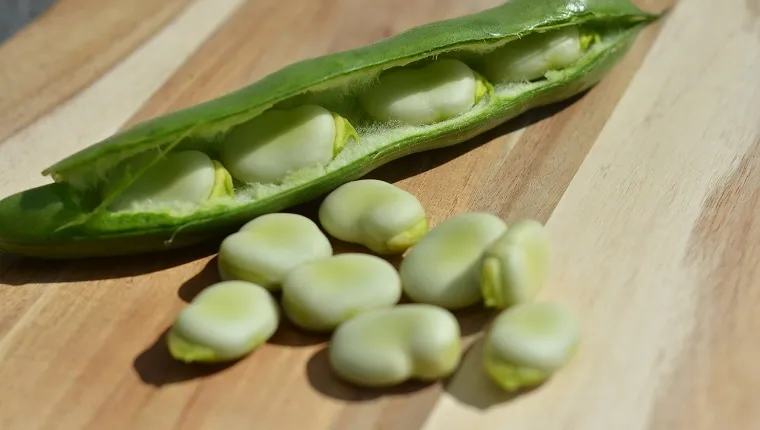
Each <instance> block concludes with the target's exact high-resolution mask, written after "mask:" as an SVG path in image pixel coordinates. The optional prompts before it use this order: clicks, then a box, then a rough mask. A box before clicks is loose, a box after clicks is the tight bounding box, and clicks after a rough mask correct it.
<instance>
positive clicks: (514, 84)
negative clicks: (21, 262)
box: [0, 0, 658, 258]
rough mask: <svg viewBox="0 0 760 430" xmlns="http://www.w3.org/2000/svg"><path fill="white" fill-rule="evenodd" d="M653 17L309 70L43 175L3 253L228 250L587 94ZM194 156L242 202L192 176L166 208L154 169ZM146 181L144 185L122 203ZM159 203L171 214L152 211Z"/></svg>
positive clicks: (375, 51)
mask: <svg viewBox="0 0 760 430" xmlns="http://www.w3.org/2000/svg"><path fill="white" fill-rule="evenodd" d="M657 18H658V16H656V15H652V14H647V13H645V12H643V11H641V10H640V9H639V8H637V7H636V6H634V5H633V4H632V3H631V2H630V0H604V1H596V0H594V1H591V0H587V1H579V0H542V1H539V2H537V1H536V0H511V1H509V2H505V3H504V4H502V5H501V6H497V7H494V8H492V9H489V10H486V11H482V12H479V13H474V14H471V15H468V16H462V17H458V18H454V19H448V20H446V21H441V22H437V23H431V24H428V25H421V26H418V27H415V28H413V29H410V30H408V31H405V32H403V33H401V34H398V35H395V36H393V37H390V38H387V39H385V40H383V41H380V42H378V43H373V44H370V45H367V46H363V47H359V48H356V49H352V50H349V51H343V52H335V53H331V54H328V55H324V56H321V57H316V58H311V59H308V60H303V61H300V62H298V63H295V64H292V65H289V66H287V67H285V68H283V69H281V70H278V71H276V72H274V73H272V74H270V75H268V76H266V77H264V78H262V79H261V80H259V81H257V82H254V83H252V84H250V85H248V86H246V87H244V88H241V89H239V90H237V91H235V92H233V93H230V94H227V95H224V96H222V97H219V98H217V99H214V100H210V101H208V102H205V103H202V104H199V105H196V106H191V107H189V108H186V109H182V110H179V111H175V112H171V113H168V114H166V115H164V116H161V117H158V118H154V119H151V120H149V121H145V122H142V123H140V124H136V125H135V126H133V127H130V128H128V129H126V130H124V131H121V132H119V133H117V134H115V135H113V136H110V137H108V138H107V139H105V140H103V141H101V142H97V143H95V144H93V145H91V146H89V147H87V148H85V149H83V150H82V151H79V152H77V153H76V154H73V155H71V156H69V157H66V158H65V159H63V160H60V161H59V162H57V163H55V164H54V165H52V166H50V167H48V168H47V169H45V170H44V171H43V174H44V175H48V176H51V177H52V179H53V180H54V181H55V182H54V183H52V184H47V185H43V186H41V187H36V188H32V189H29V190H24V191H21V192H19V193H16V194H14V195H11V196H8V197H6V198H4V199H3V200H0V251H4V252H13V253H18V254H24V255H32V256H37V257H48V258H78V257H92V256H106V255H124V254H136V253H142V252H151V251H157V250H165V249H169V248H178V247H183V246H188V245H191V244H194V243H197V242H200V241H202V240H206V239H209V238H214V237H220V236H221V235H223V234H226V232H228V231H232V230H234V229H235V228H236V227H239V226H240V225H242V224H244V223H245V222H247V221H249V220H251V219H253V218H255V217H257V216H260V215H263V214H267V213H272V212H278V211H282V210H284V209H287V208H289V207H292V206H293V205H296V204H299V203H304V202H307V201H309V200H312V199H314V198H316V197H318V196H320V195H323V194H326V193H328V192H330V191H332V190H334V189H335V188H337V187H338V186H340V185H342V184H344V183H346V182H350V181H352V180H356V179H359V178H361V177H362V176H364V175H366V174H367V173H368V172H370V171H371V170H373V169H375V168H377V167H379V166H381V165H383V164H385V163H388V162H390V161H392V160H395V159H398V158H400V157H403V156H406V155H407V154H411V153H415V152H420V151H426V150H431V149H435V148H441V147H445V146H450V145H455V144H458V143H460V142H463V141H466V140H468V139H470V138H472V137H474V136H476V135H478V134H480V133H483V132H485V131H486V130H489V129H492V128H493V127H496V126H498V125H499V124H501V123H503V122H505V121H507V120H509V119H511V118H513V117H515V116H517V115H519V114H521V113H523V112H525V111H526V110H529V109H532V108H535V107H538V106H543V105H546V104H550V103H553V102H557V101H561V100H565V99H567V98H569V97H571V96H573V95H576V94H578V93H580V92H582V91H585V90H586V89H588V88H590V87H591V86H593V85H595V84H596V83H597V82H598V81H599V80H600V79H602V77H603V76H604V75H605V74H606V73H607V71H608V70H610V68H611V67H612V66H613V65H615V64H616V63H617V61H618V60H619V59H620V58H621V57H622V56H623V55H624V54H625V53H626V52H627V50H628V49H629V47H630V46H631V44H632V42H633V40H634V39H635V38H636V36H637V34H638V33H639V31H640V30H641V29H642V28H644V27H645V26H646V25H648V24H649V23H650V22H652V21H654V20H655V19H657ZM486 94H487V96H486ZM186 150H195V151H201V152H204V153H205V154H206V155H207V156H208V157H209V158H210V159H216V158H217V157H218V158H219V159H220V163H221V165H222V166H223V168H224V169H227V170H228V171H229V173H230V174H231V175H232V177H233V178H234V179H235V181H234V182H233V187H232V191H231V195H229V194H230V193H218V194H215V193H212V195H211V196H209V197H208V198H207V196H208V195H207V193H206V191H208V190H209V188H208V186H209V185H208V184H209V183H210V180H209V179H208V178H209V177H210V176H209V175H208V174H207V173H197V175H196V174H192V175H190V176H189V177H188V180H187V181H188V183H190V182H197V183H198V184H201V185H202V186H198V187H197V188H191V189H193V190H194V191H193V192H189V191H187V190H188V189H189V188H186V187H184V186H182V187H181V189H178V190H176V191H175V190H172V191H170V192H167V193H165V194H164V193H162V192H161V191H160V190H161V188H162V187H163V186H164V185H165V183H166V182H171V181H172V179H170V178H167V177H166V176H163V175H161V174H155V173H149V172H150V171H151V170H150V167H151V166H153V162H154V161H155V160H160V159H162V158H163V157H166V156H167V154H172V153H174V152H177V151H186ZM169 157H170V156H169ZM201 164H205V165H208V161H207V160H204V162H203V163H201ZM219 167H221V166H219ZM159 170H163V169H159ZM180 170H181V169H180ZM189 170H190V171H195V170H196V169H195V168H189ZM207 171H208V169H207V168H205V167H204V168H201V169H200V170H198V172H207ZM117 172H122V173H123V174H116V173H117ZM217 172H222V170H221V169H217ZM164 173H166V174H167V175H169V176H170V177H171V176H172V174H173V173H172V172H171V171H169V170H168V169H167V170H166V172H164ZM181 176H182V175H176V178H179V177H181ZM221 176H224V175H221ZM135 181H139V182H138V183H139V184H142V185H135V187H136V188H133V191H126V190H128V189H129V188H130V186H131V185H132V184H133V183H135ZM215 183H224V181H222V182H215ZM178 184H179V182H178ZM152 185H155V189H151V186H152ZM221 188H224V187H221ZM137 189H141V190H147V192H143V191H141V192H136V193H135V192H134V190H137ZM215 189H216V188H215ZM154 191H155V192H154ZM124 193H127V194H124ZM131 193H132V194H134V195H136V196H137V197H134V196H132V195H131ZM152 196H156V197H155V201H156V202H158V201H159V200H160V201H161V202H162V204H152V203H147V204H143V203H141V202H145V201H148V202H152V201H154V200H152V199H153V197H152ZM144 197H147V200H146V198H144ZM174 197H176V201H169V202H166V201H165V200H166V199H167V198H168V199H169V200H172V198H174ZM187 199H189V200H190V201H191V203H193V202H194V204H184V203H183V202H182V201H183V200H187ZM198 202H201V203H198Z"/></svg>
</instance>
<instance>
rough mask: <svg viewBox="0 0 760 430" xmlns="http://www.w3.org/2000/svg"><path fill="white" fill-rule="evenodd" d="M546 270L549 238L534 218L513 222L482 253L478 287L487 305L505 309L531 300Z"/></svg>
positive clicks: (544, 280)
mask: <svg viewBox="0 0 760 430" xmlns="http://www.w3.org/2000/svg"><path fill="white" fill-rule="evenodd" d="M548 272H549V237H548V235H547V234H546V231H545V229H544V226H543V225H542V224H541V223H540V222H538V221H535V220H530V219H527V220H521V221H518V222H516V223H514V224H512V225H511V226H510V227H509V228H508V229H507V231H506V233H504V234H503V235H502V236H501V237H500V238H499V239H497V240H496V241H495V242H494V243H492V244H491V245H490V246H489V247H488V248H487V249H486V251H485V253H484V256H483V266H482V272H481V290H482V292H483V298H484V303H485V306H486V307H495V308H506V307H508V306H511V305H514V304H517V303H523V302H526V301H529V300H531V299H533V298H534V297H535V296H536V294H538V292H539V291H540V290H541V288H542V287H543V285H544V283H545V282H546V278H547V275H548Z"/></svg>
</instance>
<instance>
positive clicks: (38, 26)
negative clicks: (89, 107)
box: [0, 0, 189, 142]
mask: <svg viewBox="0 0 760 430" xmlns="http://www.w3.org/2000/svg"><path fill="white" fill-rule="evenodd" d="M188 3H189V0H165V1H154V0H131V1H128V2H123V1H119V0H106V1H104V0H59V1H58V2H55V3H54V4H53V5H52V6H51V7H50V9H48V10H47V11H46V12H44V13H43V14H42V15H41V16H40V17H38V18H37V19H36V20H35V22H34V25H30V26H27V27H25V28H23V29H22V30H20V31H19V32H18V33H17V34H16V35H14V36H13V37H12V38H11V39H10V40H8V41H6V42H5V43H4V44H2V45H0V95H1V96H0V142H2V141H3V140H4V139H6V138H8V137H10V136H11V135H13V134H14V133H16V132H17V131H19V130H21V129H23V128H24V127H26V126H28V125H29V124H31V123H32V122H34V121H35V120H36V119H38V118H40V117H41V116H43V115H45V114H46V113H47V112H49V111H51V110H53V109H55V108H56V107H57V106H58V105H59V104H61V103H63V102H65V101H66V100H68V99H69V98H70V97H72V96H74V95H75V94H77V93H78V92H79V91H81V90H83V89H85V88H87V87H88V86H89V85H90V84H92V83H93V82H94V81H95V80H96V79H98V78H99V77H100V76H101V75H103V74H104V73H106V72H107V71H108V70H109V69H110V68H111V67H112V66H114V65H115V64H116V63H118V62H119V61H121V59H122V58H123V57H124V56H126V55H128V54H129V53H130V52H132V51H133V50H134V49H135V48H136V47H138V46H139V45H140V44H142V43H143V42H144V41H145V40H147V39H149V38H150V37H152V36H153V35H154V34H155V33H156V32H157V31H158V30H160V29H161V28H162V27H163V26H165V25H166V24H167V23H168V22H169V21H170V20H171V19H172V18H174V17H175V16H177V14H179V13H180V12H181V11H182V9H183V8H184V7H185V6H186V5H187V4H188ZM83 12H84V13H86V16H84V15H83ZM83 28H86V30H85V31H82V30H83Z"/></svg>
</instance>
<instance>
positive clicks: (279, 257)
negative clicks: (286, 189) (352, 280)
mask: <svg viewBox="0 0 760 430" xmlns="http://www.w3.org/2000/svg"><path fill="white" fill-rule="evenodd" d="M332 253H333V249H332V245H331V244H330V241H329V240H328V239H327V237H326V236H325V235H324V234H323V233H322V231H321V230H320V229H319V227H318V226H317V225H316V224H315V223H314V221H312V220H310V219H309V218H306V217H304V216H302V215H298V214H291V213H274V214H268V215H263V216H261V217H259V218H256V219H254V220H252V221H250V222H248V223H247V224H245V225H244V226H243V227H241V228H240V230H239V231H238V232H237V233H234V234H232V235H230V236H228V237H227V238H225V239H224V240H223V241H222V244H221V245H220V247H219V255H218V257H217V258H218V263H217V264H218V268H219V274H220V276H221V277H222V279H224V280H244V281H249V282H253V283H256V284H259V285H261V286H262V287H264V288H266V289H268V290H270V291H278V290H279V289H280V288H281V284H282V281H283V279H284V278H285V276H286V275H287V274H288V272H290V271H291V270H292V269H293V268H295V267H298V266H299V265H301V264H304V263H306V262H309V261H312V260H317V259H321V258H326V257H329V256H331V255H332Z"/></svg>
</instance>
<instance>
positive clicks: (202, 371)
mask: <svg viewBox="0 0 760 430" xmlns="http://www.w3.org/2000/svg"><path fill="white" fill-rule="evenodd" d="M168 332H169V328H167V329H166V330H164V332H163V333H161V335H160V336H159V337H158V339H156V341H155V342H154V343H153V344H152V345H151V346H149V347H148V348H147V349H146V350H145V351H143V352H141V353H140V355H138V356H137V357H136V358H135V360H134V362H133V363H132V367H133V369H134V370H135V372H136V373H137V375H138V376H139V377H140V379H141V380H142V381H143V382H144V383H146V384H149V385H153V386H156V387H161V386H164V385H168V384H173V383H178V382H183V381H188V380H191V379H197V378H203V377H207V376H211V375H213V374H216V373H219V372H221V371H224V370H225V369H227V368H229V367H231V366H233V365H234V364H235V363H236V362H235V361H232V362H228V363H219V364H205V363H190V364H187V363H182V362H180V361H177V360H175V359H174V358H173V357H172V356H171V354H170V353H169V348H168V347H167V346H166V334H167V333H168Z"/></svg>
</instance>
